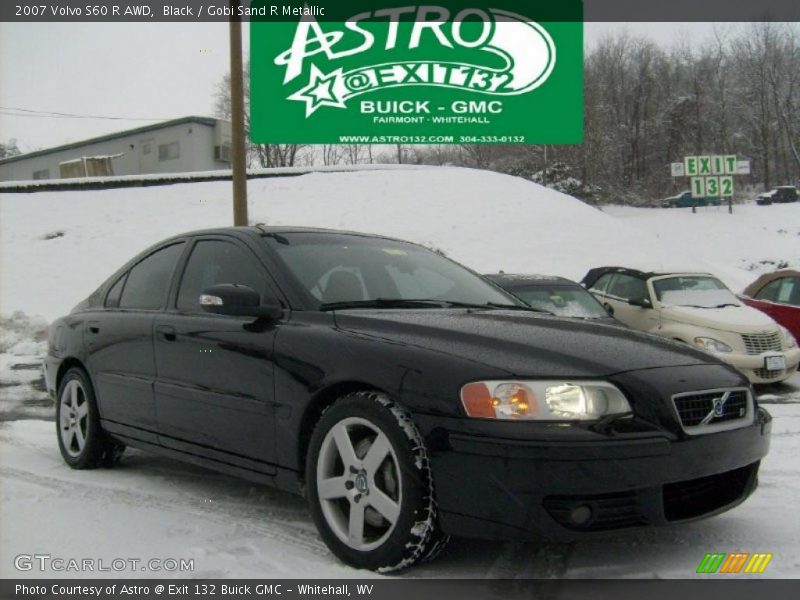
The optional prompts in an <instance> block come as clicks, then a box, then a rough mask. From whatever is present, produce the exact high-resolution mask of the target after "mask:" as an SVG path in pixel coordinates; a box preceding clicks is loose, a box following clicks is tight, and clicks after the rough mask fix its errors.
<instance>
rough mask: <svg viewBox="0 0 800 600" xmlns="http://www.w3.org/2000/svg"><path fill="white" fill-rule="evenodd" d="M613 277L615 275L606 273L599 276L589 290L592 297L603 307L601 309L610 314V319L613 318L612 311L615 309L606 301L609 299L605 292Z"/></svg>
mask: <svg viewBox="0 0 800 600" xmlns="http://www.w3.org/2000/svg"><path fill="white" fill-rule="evenodd" d="M614 275H616V273H606V274H604V275H601V276H600V277H598V278H597V281H595V282H594V283H593V284H592V286H591V287H590V288H589V291H590V292H591V293H592V294H593V295H594V297H595V298H597V301H598V302H600V304H602V305H603V307H604V308H605V309H606V310H607V311H608V314H610V315H611V316H612V317H613V316H615V315H614V311H615V310H616V309H615V308H614V306H612V305H611V303H610V302H609V301H608V300H609V299H608V294H607V292H608V286H609V284H610V283H611V280H612V279H614Z"/></svg>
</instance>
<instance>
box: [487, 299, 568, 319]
mask: <svg viewBox="0 0 800 600" xmlns="http://www.w3.org/2000/svg"><path fill="white" fill-rule="evenodd" d="M484 306H491V307H492V308H502V309H505V310H524V311H528V312H536V313H542V314H545V315H553V316H556V313H554V312H550V311H549V310H545V309H543V308H534V307H533V306H528V305H525V306H522V305H520V304H499V303H497V302H489V303H487V304H485V305H484Z"/></svg>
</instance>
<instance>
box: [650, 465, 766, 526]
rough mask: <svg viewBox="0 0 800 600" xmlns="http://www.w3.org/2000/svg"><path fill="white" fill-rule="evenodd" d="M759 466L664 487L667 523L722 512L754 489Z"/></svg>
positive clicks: (750, 466)
mask: <svg viewBox="0 0 800 600" xmlns="http://www.w3.org/2000/svg"><path fill="white" fill-rule="evenodd" d="M757 472H758V463H753V464H752V465H748V466H746V467H742V468H739V469H734V470H733V471H727V472H725V473H719V474H717V475H710V476H708V477H701V478H699V479H690V480H689V481H679V482H677V483H670V484H667V485H665V486H664V491H663V495H664V517H665V518H666V519H667V520H668V521H682V520H684V519H692V518H695V517H700V516H702V515H705V514H708V513H710V512H714V511H715V510H719V509H720V508H723V507H725V506H728V505H729V504H732V503H733V502H736V501H737V500H740V499H741V498H742V497H743V496H745V495H746V494H748V493H749V492H750V491H751V490H752V489H753V484H754V483H755V481H754V480H755V477H756V473H757Z"/></svg>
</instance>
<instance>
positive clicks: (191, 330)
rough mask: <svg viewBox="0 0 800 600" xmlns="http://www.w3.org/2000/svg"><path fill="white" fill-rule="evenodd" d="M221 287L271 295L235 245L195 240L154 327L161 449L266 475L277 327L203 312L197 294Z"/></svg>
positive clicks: (257, 267)
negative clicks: (238, 286) (240, 286)
mask: <svg viewBox="0 0 800 600" xmlns="http://www.w3.org/2000/svg"><path fill="white" fill-rule="evenodd" d="M222 283H235V284H243V285H247V286H249V287H251V288H253V289H255V290H256V291H258V292H259V293H260V294H261V297H262V301H263V299H264V298H265V297H266V296H267V295H268V294H271V295H273V296H274V295H276V292H275V290H274V288H273V287H272V285H271V283H270V282H269V281H268V275H267V272H266V270H265V267H264V266H263V265H262V264H261V262H260V261H259V260H258V258H257V257H256V255H255V254H254V252H253V251H252V250H251V249H250V248H249V247H248V246H247V245H245V244H244V243H242V242H241V241H240V240H238V239H236V238H233V237H227V236H210V237H202V238H198V239H196V240H195V241H194V243H193V245H192V248H191V251H190V253H189V256H188V258H187V260H186V261H185V265H184V267H183V271H182V275H181V277H180V279H179V281H178V283H177V285H176V289H175V291H174V292H173V294H172V299H171V307H170V309H169V310H167V311H166V312H165V313H163V314H161V315H159V316H158V317H157V318H156V321H155V342H154V346H155V358H156V372H157V378H156V383H155V399H156V410H157V414H158V424H159V432H160V440H161V444H162V445H165V446H168V447H173V448H176V449H179V450H183V451H189V452H194V453H199V454H202V455H206V456H210V457H212V458H217V459H221V460H226V461H228V462H234V463H238V464H242V465H243V466H250V467H252V466H253V465H252V464H250V462H248V461H257V463H258V465H257V466H256V467H255V468H258V469H259V470H269V466H267V465H265V463H272V462H274V454H275V449H274V431H273V430H274V414H273V413H274V405H273V399H274V385H273V383H274V381H273V380H274V375H273V347H274V344H275V338H276V335H277V332H278V330H279V328H280V323H279V322H271V323H269V324H267V325H260V324H259V323H254V321H255V319H253V318H252V317H233V316H225V315H216V314H210V313H207V312H204V311H203V310H202V309H201V307H200V304H199V297H200V295H201V293H202V292H203V290H205V289H206V288H208V287H211V286H213V285H217V284H222Z"/></svg>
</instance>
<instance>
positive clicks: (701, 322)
mask: <svg viewBox="0 0 800 600" xmlns="http://www.w3.org/2000/svg"><path fill="white" fill-rule="evenodd" d="M661 317H662V319H671V320H673V321H678V322H680V323H687V324H689V325H696V326H698V327H705V328H708V329H714V330H716V331H728V332H732V333H750V334H753V333H769V332H772V331H776V330H777V329H778V326H777V324H776V323H775V321H773V320H772V318H771V317H770V316H769V315H767V314H766V313H763V312H761V311H760V310H757V309H755V308H752V307H750V306H746V305H742V306H725V307H723V308H697V307H694V306H665V307H664V308H663V309H662V310H661Z"/></svg>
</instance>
